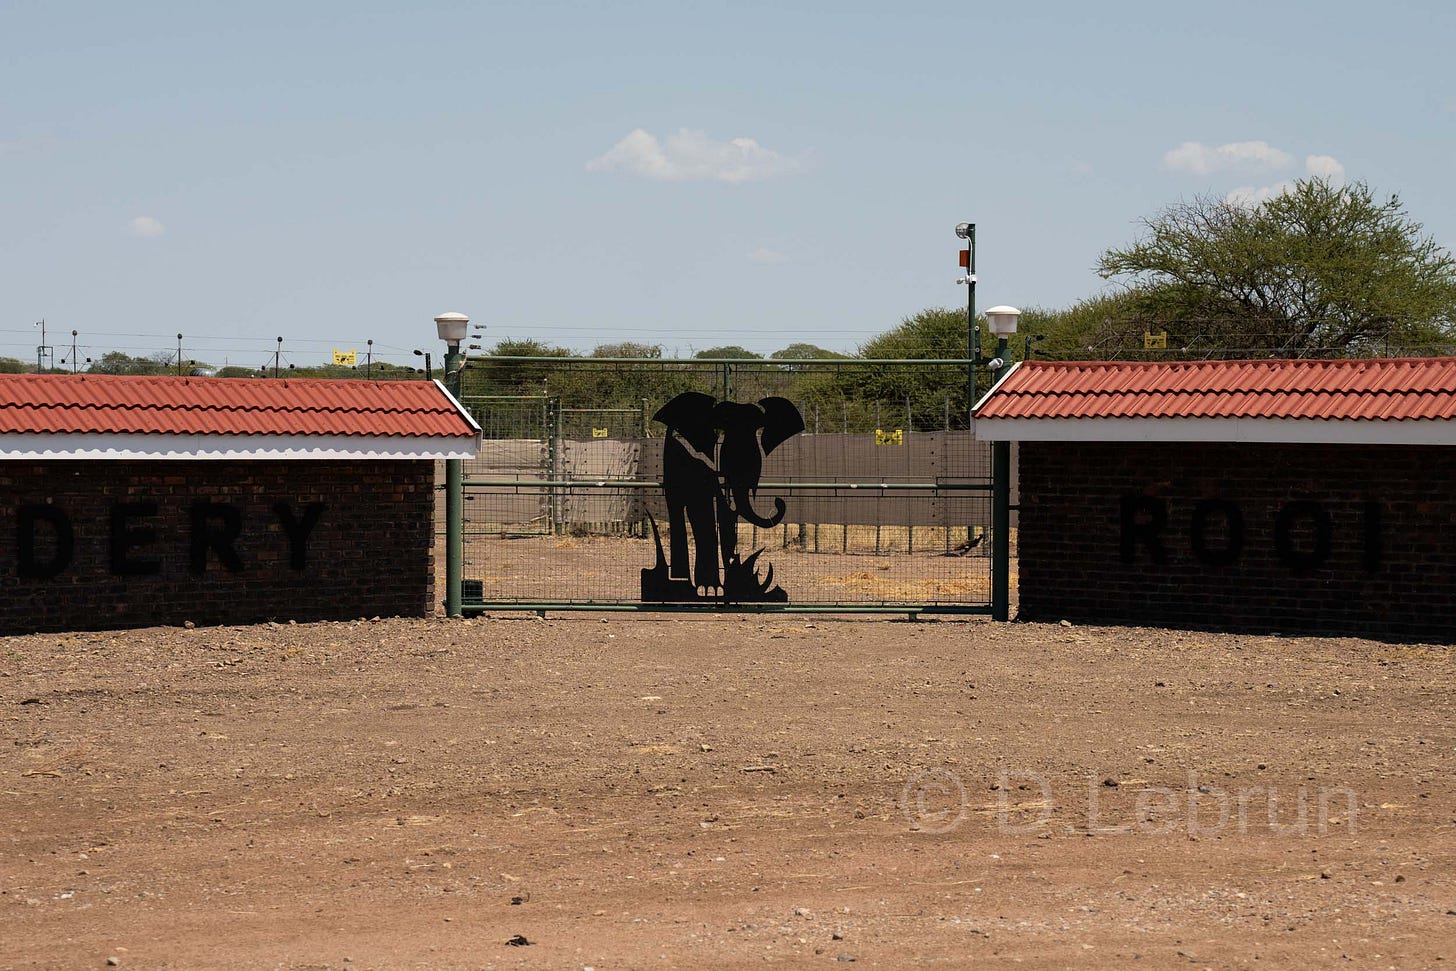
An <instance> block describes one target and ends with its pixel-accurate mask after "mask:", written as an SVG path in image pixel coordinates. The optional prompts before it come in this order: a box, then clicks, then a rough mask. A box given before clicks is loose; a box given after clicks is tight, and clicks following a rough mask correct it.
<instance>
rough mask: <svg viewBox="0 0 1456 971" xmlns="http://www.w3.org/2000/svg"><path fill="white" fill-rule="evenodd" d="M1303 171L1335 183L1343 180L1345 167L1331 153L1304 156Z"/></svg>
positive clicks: (1337, 183)
mask: <svg viewBox="0 0 1456 971" xmlns="http://www.w3.org/2000/svg"><path fill="white" fill-rule="evenodd" d="M1304 171H1305V172H1307V173H1309V174H1310V175H1312V176H1314V177H1315V178H1317V179H1324V180H1326V181H1328V182H1333V183H1335V184H1336V185H1339V184H1340V183H1342V182H1344V181H1345V167H1344V166H1343V165H1341V164H1340V160H1339V159H1337V158H1335V157H1334V156H1333V155H1308V156H1305V159H1304Z"/></svg>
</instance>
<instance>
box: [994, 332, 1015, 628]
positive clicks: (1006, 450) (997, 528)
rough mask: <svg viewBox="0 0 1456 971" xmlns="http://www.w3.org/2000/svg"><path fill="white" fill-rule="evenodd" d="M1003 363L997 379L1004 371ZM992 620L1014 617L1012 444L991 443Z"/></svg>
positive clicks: (1000, 352)
mask: <svg viewBox="0 0 1456 971" xmlns="http://www.w3.org/2000/svg"><path fill="white" fill-rule="evenodd" d="M1006 354H1007V347H1006V338H1004V337H1003V338H1001V339H1000V340H998V341H997V342H996V356H997V357H998V358H1000V359H1001V361H1002V362H1005V360H1006ZM1005 369H1006V364H1005V363H1002V365H1001V367H1000V368H999V369H998V370H997V374H996V375H993V376H992V380H993V381H994V380H995V378H996V377H997V376H999V375H1000V374H1001V373H1003V372H1004V371H1005ZM991 619H992V620H1010V619H1011V443H1010V442H1008V441H999V442H992V443H991Z"/></svg>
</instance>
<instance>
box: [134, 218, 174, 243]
mask: <svg viewBox="0 0 1456 971" xmlns="http://www.w3.org/2000/svg"><path fill="white" fill-rule="evenodd" d="M127 226H128V227H129V228H130V229H131V234H132V235H133V236H138V237H140V238H142V239H156V238H157V237H158V236H160V235H162V234H163V233H165V232H166V231H167V227H166V226H163V225H162V223H161V221H160V220H157V219H153V218H152V217H151V216H137V217H136V218H135V219H133V220H132V221H131V222H129V223H127Z"/></svg>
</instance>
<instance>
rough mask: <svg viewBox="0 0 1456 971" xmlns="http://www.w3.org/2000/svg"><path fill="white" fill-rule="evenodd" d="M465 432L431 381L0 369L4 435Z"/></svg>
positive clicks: (447, 400)
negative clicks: (1, 371)
mask: <svg viewBox="0 0 1456 971" xmlns="http://www.w3.org/2000/svg"><path fill="white" fill-rule="evenodd" d="M24 433H52V434H54V433H62V434H66V433H77V434H127V433H141V434H156V435H346V436H353V435H368V436H388V437H395V436H398V437H411V438H468V437H472V436H473V435H474V434H475V432H474V429H472V428H471V427H470V425H469V424H468V423H467V422H466V420H465V419H464V417H463V416H462V415H461V414H460V412H459V411H458V410H457V408H456V406H455V404H454V402H453V401H452V400H451V399H450V398H449V396H448V395H446V394H444V393H443V392H442V391H441V390H440V388H439V387H438V386H437V385H436V384H435V383H434V382H431V381H355V380H338V381H334V380H325V379H317V378H315V379H307V378H304V379H294V378H288V379H281V380H264V379H256V378H193V377H123V376H116V375H99V374H80V375H69V374H65V375H57V374H6V375H0V434H24Z"/></svg>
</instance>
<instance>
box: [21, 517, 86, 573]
mask: <svg viewBox="0 0 1456 971" xmlns="http://www.w3.org/2000/svg"><path fill="white" fill-rule="evenodd" d="M38 522H46V523H49V524H50V527H51V532H52V533H53V534H54V535H55V551H54V552H53V553H52V554H51V558H50V562H48V563H41V562H39V561H38V560H37V559H36V556H35V553H36V550H35V524H36V523H38ZM15 532H16V541H17V543H16V545H17V546H18V547H19V551H20V555H19V557H18V559H19V561H20V562H19V564H18V567H19V569H18V571H17V572H19V574H20V575H21V576H22V577H24V578H25V579H27V580H49V579H50V578H51V577H54V576H59V575H60V573H61V571H62V570H64V569H65V568H66V567H68V566H70V565H71V557H72V555H73V554H74V553H75V552H76V533H75V531H74V530H73V529H71V520H70V518H69V517H68V516H67V515H66V514H65V513H63V512H61V511H60V510H59V509H57V508H56V507H55V506H42V505H38V504H37V505H29V506H21V507H20V509H19V510H17V514H16V517H15Z"/></svg>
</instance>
